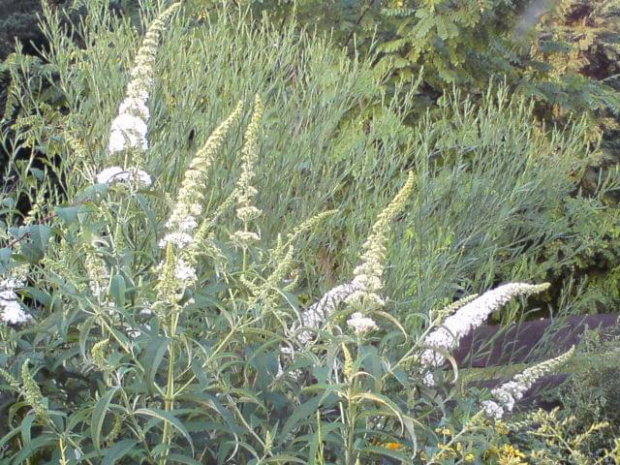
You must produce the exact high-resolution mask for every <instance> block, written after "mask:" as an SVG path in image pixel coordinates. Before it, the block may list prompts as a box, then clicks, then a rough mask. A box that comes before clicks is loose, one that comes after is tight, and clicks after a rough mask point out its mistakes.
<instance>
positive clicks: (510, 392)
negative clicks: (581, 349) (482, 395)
mask: <svg viewBox="0 0 620 465" xmlns="http://www.w3.org/2000/svg"><path fill="white" fill-rule="evenodd" d="M574 352H575V346H573V347H571V348H570V350H569V351H568V352H566V353H564V354H562V355H560V356H559V357H556V358H553V359H551V360H546V361H544V362H542V363H539V364H538V365H535V366H533V367H531V368H528V369H526V370H525V371H524V372H523V373H521V374H518V375H516V376H515V377H514V378H513V379H512V381H508V382H507V383H504V384H502V385H501V386H500V387H498V388H495V389H493V390H492V391H491V393H492V394H493V397H495V399H496V400H495V401H492V400H487V401H484V402H483V403H482V407H483V410H484V413H485V414H486V415H487V416H488V417H490V418H495V419H499V418H501V417H503V416H504V414H505V413H508V412H511V411H512V409H513V408H514V406H515V404H516V402H518V401H519V400H521V399H522V398H523V395H524V394H525V393H526V392H527V391H528V390H529V389H530V388H531V387H532V385H533V384H534V382H536V380H537V379H539V378H540V377H541V376H544V375H546V374H547V373H549V372H550V371H552V370H554V369H556V368H557V367H559V366H560V365H562V364H563V363H565V362H566V361H567V360H568V359H569V358H570V357H571V356H572V355H573V353H574Z"/></svg>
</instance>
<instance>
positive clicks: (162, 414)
mask: <svg viewBox="0 0 620 465" xmlns="http://www.w3.org/2000/svg"><path fill="white" fill-rule="evenodd" d="M136 415H146V416H149V417H153V418H157V419H159V420H161V421H167V422H168V423H170V425H171V426H173V427H174V428H175V429H176V430H177V431H178V432H179V433H181V435H183V437H184V438H185V439H186V441H187V442H188V443H189V446H190V447H191V448H192V455H193V454H194V442H193V441H192V437H191V436H190V435H189V432H188V431H187V429H186V428H185V426H184V425H183V423H181V421H180V420H179V419H178V418H177V417H175V416H174V415H173V414H172V412H166V411H165V410H161V409H158V408H141V409H138V410H136Z"/></svg>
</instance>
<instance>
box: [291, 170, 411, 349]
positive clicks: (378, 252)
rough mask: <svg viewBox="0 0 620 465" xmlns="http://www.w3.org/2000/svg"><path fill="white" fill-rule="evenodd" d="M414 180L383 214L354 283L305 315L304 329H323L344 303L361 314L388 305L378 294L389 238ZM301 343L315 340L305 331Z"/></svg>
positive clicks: (338, 288) (336, 289)
mask: <svg viewBox="0 0 620 465" xmlns="http://www.w3.org/2000/svg"><path fill="white" fill-rule="evenodd" d="M414 180H415V177H414V174H413V172H409V175H408V177H407V181H406V182H405V184H404V186H403V187H402V188H401V189H400V191H399V192H398V194H396V196H395V197H394V199H393V200H392V201H391V202H390V204H389V205H388V206H387V207H386V208H385V209H384V210H383V211H382V212H381V213H380V214H379V216H378V218H377V221H376V222H375V224H374V226H373V227H372V231H371V234H370V236H369V237H368V239H367V240H366V242H365V243H364V249H365V252H364V253H363V254H362V256H361V258H360V264H359V265H358V266H357V267H356V268H355V270H354V271H353V275H354V278H353V280H352V281H351V282H350V283H347V284H341V285H339V286H336V287H334V288H333V289H331V290H330V291H328V292H327V293H325V294H324V295H323V296H322V297H321V298H320V299H319V300H318V301H317V302H315V303H314V304H313V305H311V306H310V307H309V308H308V309H306V310H305V311H304V312H302V314H301V323H302V325H303V326H305V327H307V328H312V329H319V328H321V327H322V326H323V324H324V323H325V321H327V319H328V318H329V317H330V315H331V314H332V313H333V312H334V311H335V310H336V308H337V307H338V305H340V304H341V303H342V302H345V303H346V304H348V305H349V306H350V307H352V308H353V309H354V310H356V311H359V312H360V314H363V313H364V312H367V311H369V310H372V309H374V308H377V307H380V306H382V305H384V304H385V301H384V300H383V299H382V298H381V297H380V296H379V295H378V291H380V290H381V288H382V287H383V286H382V282H381V277H382V275H383V269H384V266H385V264H384V262H385V243H386V242H387V234H388V232H389V230H390V228H389V226H390V222H391V221H392V219H393V218H394V217H395V216H396V215H397V214H398V212H399V211H400V210H402V208H403V207H404V205H405V202H406V201H407V199H408V197H409V196H410V195H411V192H412V191H413V186H414ZM327 214H331V212H325V214H320V215H317V217H315V218H316V221H319V220H322V219H323V218H324V216H326V215H327ZM313 220H314V218H311V220H310V221H309V222H308V223H309V226H308V227H311V226H312V224H314V223H311V222H312V221H313ZM289 240H290V238H289ZM354 321H355V319H354ZM297 339H298V341H299V342H300V343H302V344H304V345H307V344H308V343H309V342H310V341H311V339H312V338H311V335H310V332H309V331H302V332H301V333H299V334H298V336H297Z"/></svg>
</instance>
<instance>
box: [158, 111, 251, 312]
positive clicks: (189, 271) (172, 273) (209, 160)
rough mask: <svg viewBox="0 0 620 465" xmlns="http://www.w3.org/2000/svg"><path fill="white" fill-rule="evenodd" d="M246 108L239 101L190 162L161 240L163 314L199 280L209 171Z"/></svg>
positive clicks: (160, 300) (160, 309)
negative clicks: (199, 238) (199, 233)
mask: <svg viewBox="0 0 620 465" xmlns="http://www.w3.org/2000/svg"><path fill="white" fill-rule="evenodd" d="M242 108H243V105H242V103H241V102H239V104H238V105H237V107H236V108H235V110H234V111H233V112H232V114H231V115H230V116H229V117H228V118H226V120H225V121H224V122H223V123H221V124H220V125H219V126H218V127H217V128H216V129H215V131H213V133H212V134H211V135H210V136H209V138H208V139H207V141H206V143H205V145H204V146H203V147H202V148H201V149H200V150H199V151H198V153H196V156H195V157H194V158H193V159H192V161H191V162H190V165H189V167H188V169H187V171H186V172H185V176H184V177H183V181H182V182H181V187H180V188H179V193H178V194H177V198H176V201H175V203H174V207H173V209H172V214H171V215H170V217H169V218H168V221H167V222H166V229H167V230H168V233H167V234H166V235H165V236H164V237H163V238H162V239H161V241H160V242H159V246H160V247H161V248H164V249H166V256H165V259H164V260H163V261H162V262H161V263H160V265H159V266H158V268H157V272H158V274H159V276H160V278H159V280H158V284H157V287H156V289H157V293H158V298H157V302H156V303H155V304H154V305H153V310H155V311H156V312H160V314H165V313H167V312H170V311H171V310H174V311H177V312H178V311H179V310H180V307H179V302H180V300H181V298H182V295H183V292H184V291H185V289H187V288H188V287H190V286H191V285H192V284H193V283H194V282H195V281H196V279H197V275H196V269H195V252H196V248H195V247H194V246H195V233H196V228H197V227H198V224H199V222H200V221H201V220H202V218H201V217H202V213H203V203H204V197H205V193H204V187H205V184H206V181H207V174H208V171H209V168H210V167H211V165H212V164H213V161H214V159H215V155H216V154H217V152H218V150H219V149H220V147H221V146H222V144H223V142H224V140H225V138H226V135H227V134H228V131H229V130H230V128H231V127H232V125H233V124H234V123H235V122H236V121H238V120H239V118H240V116H241V111H242Z"/></svg>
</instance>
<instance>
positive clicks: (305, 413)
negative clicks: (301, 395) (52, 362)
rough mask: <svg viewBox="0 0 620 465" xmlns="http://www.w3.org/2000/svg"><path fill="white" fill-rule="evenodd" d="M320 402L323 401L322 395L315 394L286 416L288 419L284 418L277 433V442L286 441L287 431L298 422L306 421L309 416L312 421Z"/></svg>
mask: <svg viewBox="0 0 620 465" xmlns="http://www.w3.org/2000/svg"><path fill="white" fill-rule="evenodd" d="M321 402H323V396H316V397H314V398H312V399H310V400H309V401H307V402H305V403H303V404H301V405H300V406H299V407H297V408H296V409H295V410H294V411H293V413H292V415H291V416H290V417H288V420H286V423H285V424H284V427H283V428H282V431H281V432H280V434H279V439H280V441H279V442H280V443H283V442H284V441H287V440H288V435H289V433H291V432H292V431H293V429H295V427H296V426H297V425H298V424H299V423H300V422H302V421H307V420H308V419H310V418H311V419H312V421H314V416H315V414H316V411H317V409H318V408H319V406H320V405H321Z"/></svg>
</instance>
